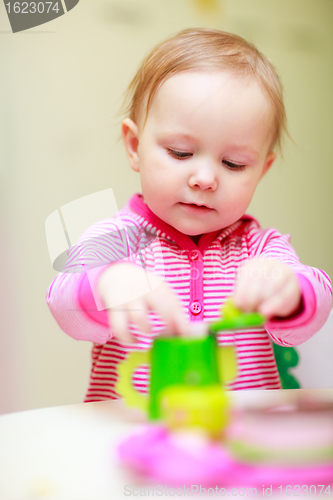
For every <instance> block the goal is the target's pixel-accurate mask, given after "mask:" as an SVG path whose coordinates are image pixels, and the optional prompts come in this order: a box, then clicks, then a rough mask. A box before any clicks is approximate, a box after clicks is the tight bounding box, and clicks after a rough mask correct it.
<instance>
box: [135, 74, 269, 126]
mask: <svg viewBox="0 0 333 500" xmlns="http://www.w3.org/2000/svg"><path fill="white" fill-rule="evenodd" d="M203 87H204V88H205V91H206V90H207V87H211V89H212V92H211V95H212V97H214V95H215V94H221V93H223V92H224V97H225V99H226V100H227V99H228V90H229V91H230V94H232V91H233V90H234V89H236V88H238V89H239V91H240V94H242V93H244V94H247V93H248V91H249V89H250V90H251V93H252V98H253V96H255V98H256V99H257V100H260V101H261V102H262V104H263V105H265V108H266V110H269V111H273V110H274V107H273V105H272V102H271V100H270V99H269V96H268V93H267V90H266V89H265V87H264V86H263V85H262V84H261V82H260V80H259V79H257V78H255V77H254V76H251V75H242V74H237V73H235V72H231V71H228V70H223V71H222V70H220V69H219V70H218V69H217V70H215V71H213V70H210V71H206V72H204V71H183V72H179V73H177V74H174V75H171V76H169V77H168V78H165V79H164V80H163V81H162V82H161V84H160V85H159V87H158V88H157V89H156V90H155V91H154V92H153V93H150V94H148V95H146V96H145V97H144V99H143V101H142V105H141V108H140V119H141V118H142V117H143V116H144V117H145V118H146V117H147V116H148V114H149V113H151V112H156V111H158V109H159V107H160V106H161V105H162V104H163V105H167V104H166V102H165V100H167V99H170V98H172V99H179V100H180V102H190V101H191V100H194V99H197V97H198V96H197V95H196V94H195V93H193V89H196V88H197V90H198V94H200V91H201V89H202V88H203ZM191 90H192V92H191ZM253 90H255V93H253ZM203 94H204V93H203ZM230 99H232V96H231V97H230ZM203 100H204V99H203ZM249 104H251V103H249ZM246 105H247V102H246V101H245V102H244V106H246Z"/></svg>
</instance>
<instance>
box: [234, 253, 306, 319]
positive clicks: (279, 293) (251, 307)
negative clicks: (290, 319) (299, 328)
mask: <svg viewBox="0 0 333 500" xmlns="http://www.w3.org/2000/svg"><path fill="white" fill-rule="evenodd" d="M301 296H302V294H301V288H300V285H299V283H298V280H297V277H296V275H295V273H294V272H293V271H292V269H291V268H290V267H289V266H287V265H286V264H284V263H283V262H279V261H278V260H274V259H265V258H255V259H252V260H249V261H247V262H246V263H245V264H244V265H242V266H241V267H240V268H239V271H238V276H237V281H236V288H235V292H234V301H235V305H236V307H238V308H239V309H241V310H242V311H244V312H252V311H256V312H259V313H260V314H262V315H264V316H265V317H266V318H271V317H272V316H280V317H286V316H290V315H291V314H293V313H294V312H296V311H297V309H298V308H299V307H300V303H301Z"/></svg>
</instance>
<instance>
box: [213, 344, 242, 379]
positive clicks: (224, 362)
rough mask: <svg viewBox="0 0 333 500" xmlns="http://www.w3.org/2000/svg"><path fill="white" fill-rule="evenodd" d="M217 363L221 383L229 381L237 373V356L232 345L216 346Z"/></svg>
mask: <svg viewBox="0 0 333 500" xmlns="http://www.w3.org/2000/svg"><path fill="white" fill-rule="evenodd" d="M216 355H217V364H218V368H219V375H220V379H221V383H222V385H225V384H227V383H228V382H231V381H232V380H234V379H235V378H236V375H237V357H236V352H235V348H234V346H218V348H217V350H216Z"/></svg>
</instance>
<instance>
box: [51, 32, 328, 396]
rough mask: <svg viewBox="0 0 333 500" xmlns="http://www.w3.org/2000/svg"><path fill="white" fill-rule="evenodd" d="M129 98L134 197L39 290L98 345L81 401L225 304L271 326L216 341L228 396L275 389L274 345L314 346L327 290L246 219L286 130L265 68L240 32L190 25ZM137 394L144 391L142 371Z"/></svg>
mask: <svg viewBox="0 0 333 500" xmlns="http://www.w3.org/2000/svg"><path fill="white" fill-rule="evenodd" d="M129 95H130V104H129V106H128V109H127V117H126V118H125V119H124V120H123V122H122V126H121V130H122V138H123V142H124V146H125V150H126V153H127V157H128V160H129V164H130V166H131V168H132V169H133V170H134V171H135V172H138V173H139V175H140V180H141V188H142V194H136V195H134V196H133V197H132V198H131V199H130V200H129V203H128V205H127V206H126V207H125V208H123V209H122V210H120V211H119V212H118V213H117V214H116V215H115V217H114V218H113V219H105V220H102V221H100V222H98V223H97V224H95V225H94V226H92V227H91V228H90V229H88V230H87V231H86V232H85V233H84V235H83V236H82V238H81V240H80V246H78V247H76V248H75V249H72V251H71V252H70V254H69V258H68V261H67V264H66V268H65V269H64V270H63V272H62V273H59V275H58V276H57V277H56V278H55V280H54V281H53V283H52V285H51V286H50V288H49V290H48V295H47V301H48V305H49V307H50V309H51V312H52V314H53V316H54V317H55V319H56V320H57V322H58V324H59V326H60V327H61V328H62V329H63V330H64V331H65V332H66V333H67V334H68V335H70V336H72V337H73V338H75V339H78V340H88V341H91V342H93V350H92V370H91V377H90V385H89V388H88V392H87V395H86V399H85V400H86V401H97V400H104V399H110V398H117V397H119V395H118V394H117V392H116V391H115V383H116V381H117V369H118V364H119V363H120V362H121V361H122V360H124V359H125V358H126V357H127V355H128V353H129V352H130V351H133V350H134V349H138V350H139V349H141V350H142V349H149V348H150V347H151V344H152V341H153V338H154V337H155V336H156V335H159V334H160V333H161V332H163V334H166V333H168V334H171V335H190V334H191V324H193V322H199V321H200V322H202V321H204V322H210V321H213V320H216V319H217V318H219V317H220V311H221V306H222V305H223V304H224V302H225V301H226V299H227V298H228V297H230V296H233V299H234V301H235V304H236V306H237V307H238V308H239V309H241V310H243V311H248V312H250V311H257V312H259V313H261V314H263V315H264V316H265V317H266V318H267V323H266V325H265V327H255V328H252V329H249V330H237V331H235V332H228V333H224V334H223V335H222V334H219V335H218V336H217V340H218V342H219V343H220V344H222V343H232V344H233V345H234V346H235V349H236V353H237V359H238V370H239V371H238V375H237V378H236V379H235V380H234V381H233V382H232V383H231V385H230V388H231V389H249V388H258V389H259V388H261V389H278V388H280V387H281V385H280V379H279V374H278V371H277V367H276V363H275V358H274V353H273V343H277V344H280V345H283V346H294V345H298V344H300V343H302V342H304V341H305V340H307V339H308V338H309V337H311V336H312V335H313V334H314V333H315V332H316V331H318V330H319V329H320V328H321V326H322V325H323V324H324V323H325V321H326V319H327V317H328V314H329V311H330V309H331V306H332V299H331V296H332V295H331V284H330V280H329V278H328V276H327V275H326V274H325V273H324V272H323V271H320V270H318V269H315V268H312V267H309V266H305V265H303V264H301V263H300V262H299V259H298V257H297V255H296V253H295V251H294V250H293V248H292V247H291V246H290V243H289V236H288V235H287V236H283V235H281V234H280V233H279V232H278V231H276V230H275V229H273V228H270V229H266V230H264V229H261V228H260V225H259V223H258V222H257V221H256V220H255V219H254V218H253V217H251V216H250V215H247V214H246V213H245V212H246V210H247V208H248V206H249V204H250V202H251V199H252V197H253V195H254V192H255V189H256V187H257V185H258V183H259V181H260V180H261V179H262V178H263V177H264V175H265V174H266V172H268V170H269V169H270V168H271V167H272V165H273V163H274V160H275V158H276V153H275V151H279V150H280V148H281V140H282V136H283V134H284V133H285V132H286V117H285V109H284V104H283V97H282V89H281V84H280V81H279V78H278V76H277V74H276V71H275V69H274V67H273V66H272V64H271V63H270V62H269V61H268V59H267V58H266V57H265V56H264V55H263V54H261V53H260V52H259V51H258V50H257V49H256V48H255V47H254V46H253V45H251V44H249V43H248V42H246V41H245V40H244V39H242V38H240V37H238V36H236V35H233V34H230V33H225V32H221V31H217V30H211V29H188V30H185V31H182V32H181V33H179V34H177V35H176V36H173V37H172V38H170V39H168V40H166V41H164V42H162V43H161V44H160V45H158V46H157V47H156V48H154V49H153V51H152V52H151V53H150V54H149V55H148V57H147V58H146V59H145V61H144V62H143V64H142V66H141V68H140V69H139V71H138V73H137V74H136V76H135V78H134V79H133V81H132V83H131V85H130V87H129ZM96 262H97V264H96ZM98 263H99V264H98ZM78 265H79V266H81V267H80V270H81V272H68V271H70V270H73V268H74V267H75V266H76V268H77V266H78ZM93 268H94V269H93ZM143 275H144V276H145V278H146V279H147V280H148V284H149V287H148V288H147V289H146V290H145V292H144V293H141V292H140V291H139V292H138V291H137V290H140V286H141V285H142V279H143ZM140 283H141V284H140ZM141 290H142V288H141ZM115 304H118V305H117V306H115ZM119 304H120V305H119ZM134 385H135V386H136V388H137V389H138V390H139V391H141V392H145V391H146V390H147V386H148V385H149V373H148V371H147V369H145V368H144V367H142V368H141V369H139V370H138V371H137V373H136V374H135V376H134Z"/></svg>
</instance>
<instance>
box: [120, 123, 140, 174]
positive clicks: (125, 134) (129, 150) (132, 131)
mask: <svg viewBox="0 0 333 500" xmlns="http://www.w3.org/2000/svg"><path fill="white" fill-rule="evenodd" d="M121 135H122V138H123V143H124V146H125V150H126V154H127V157H128V159H129V162H130V165H131V168H132V169H133V170H135V172H139V171H140V163H139V154H138V146H139V130H138V127H137V125H136V124H135V123H134V122H133V120H131V119H130V118H125V120H124V121H123V122H122V124H121Z"/></svg>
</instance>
